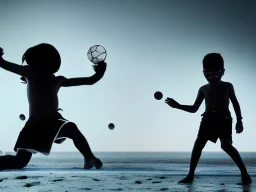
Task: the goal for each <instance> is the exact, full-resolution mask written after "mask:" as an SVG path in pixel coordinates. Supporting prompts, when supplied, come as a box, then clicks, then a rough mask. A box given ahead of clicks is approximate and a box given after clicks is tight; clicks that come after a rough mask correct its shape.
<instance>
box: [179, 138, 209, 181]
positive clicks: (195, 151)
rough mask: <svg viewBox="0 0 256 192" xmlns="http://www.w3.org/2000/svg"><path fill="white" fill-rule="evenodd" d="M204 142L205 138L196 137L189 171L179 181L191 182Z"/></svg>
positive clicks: (205, 141)
mask: <svg viewBox="0 0 256 192" xmlns="http://www.w3.org/2000/svg"><path fill="white" fill-rule="evenodd" d="M206 143H207V139H204V138H200V137H197V139H196V141H195V144H194V147H193V150H192V155H191V160H190V169H189V173H188V175H187V176H186V177H185V178H184V179H182V180H181V181H179V183H191V182H192V181H193V179H194V174H195V170H196V166H197V163H198V161H199V159H200V157H201V153H202V150H203V148H204V146H205V144H206Z"/></svg>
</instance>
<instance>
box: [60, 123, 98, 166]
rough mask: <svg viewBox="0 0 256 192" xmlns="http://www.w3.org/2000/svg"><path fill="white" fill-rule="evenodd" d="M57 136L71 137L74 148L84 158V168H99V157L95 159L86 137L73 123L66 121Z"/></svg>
mask: <svg viewBox="0 0 256 192" xmlns="http://www.w3.org/2000/svg"><path fill="white" fill-rule="evenodd" d="M58 137H67V138H69V139H72V140H73V142H74V145H75V146H76V148H77V149H78V150H79V151H80V153H82V155H83V156H84V158H85V161H86V163H85V166H84V168H86V169H90V168H92V167H93V166H95V167H96V168H97V169H99V168H100V167H101V166H102V163H101V161H100V160H99V159H97V158H96V157H95V156H94V155H93V153H92V151H91V148H90V146H89V143H88V142H87V140H86V138H85V137H84V136H83V134H82V133H81V132H80V131H79V129H78V127H77V126H76V124H74V123H71V122H69V123H67V124H66V125H65V126H64V127H63V128H62V129H61V131H60V133H59V134H58Z"/></svg>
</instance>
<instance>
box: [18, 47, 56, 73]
mask: <svg viewBox="0 0 256 192" xmlns="http://www.w3.org/2000/svg"><path fill="white" fill-rule="evenodd" d="M24 61H26V63H27V64H28V65H29V66H31V67H32V68H35V69H38V70H40V71H43V72H46V73H50V74H54V73H56V72H57V71H58V70H59V68H60V64H61V58H60V54H59V52H58V51H57V49H56V48H55V47H54V46H52V45H50V44H46V43H42V44H39V45H36V46H34V47H30V48H29V49H27V50H26V52H25V53H24V55H23V57H22V63H23V62H24Z"/></svg>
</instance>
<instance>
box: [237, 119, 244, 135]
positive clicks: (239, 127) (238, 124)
mask: <svg viewBox="0 0 256 192" xmlns="http://www.w3.org/2000/svg"><path fill="white" fill-rule="evenodd" d="M243 130H244V127H243V122H242V121H238V122H237V123H236V133H242V132H243Z"/></svg>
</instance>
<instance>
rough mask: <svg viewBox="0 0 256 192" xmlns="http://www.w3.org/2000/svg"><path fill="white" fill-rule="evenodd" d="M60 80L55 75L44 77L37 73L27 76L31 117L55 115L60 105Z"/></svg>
mask: <svg viewBox="0 0 256 192" xmlns="http://www.w3.org/2000/svg"><path fill="white" fill-rule="evenodd" d="M59 88H60V82H59V81H58V78H56V77H55V76H54V75H53V76H50V77H47V78H42V77H40V76H38V75H36V74H30V75H29V77H27V97H28V102H29V117H30V118H44V117H49V116H52V115H55V113H56V111H57V109H58V106H59V101H58V91H59Z"/></svg>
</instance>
